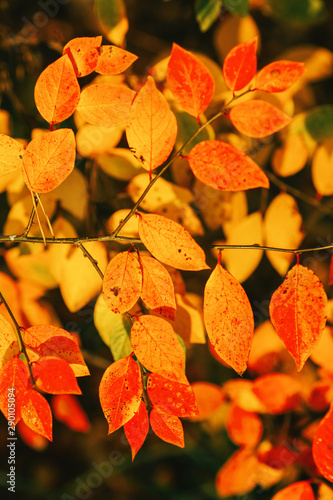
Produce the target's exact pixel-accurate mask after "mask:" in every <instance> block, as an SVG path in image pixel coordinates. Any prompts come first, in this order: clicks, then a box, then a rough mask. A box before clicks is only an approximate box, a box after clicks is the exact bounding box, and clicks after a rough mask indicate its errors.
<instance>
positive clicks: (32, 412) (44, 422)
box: [22, 389, 52, 441]
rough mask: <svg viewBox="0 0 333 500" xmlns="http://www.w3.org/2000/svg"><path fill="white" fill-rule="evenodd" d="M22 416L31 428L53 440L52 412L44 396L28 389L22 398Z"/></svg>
mask: <svg viewBox="0 0 333 500" xmlns="http://www.w3.org/2000/svg"><path fill="white" fill-rule="evenodd" d="M22 418H23V421H24V423H25V424H27V426H28V427H30V429H32V430H33V431H35V432H37V434H41V435H42V436H44V437H46V438H47V439H48V440H49V441H52V412H51V408H50V405H49V403H48V402H47V401H46V399H45V398H44V396H42V394H40V393H39V392H37V391H35V390H34V389H28V390H27V391H26V392H25V394H24V396H23V398H22Z"/></svg>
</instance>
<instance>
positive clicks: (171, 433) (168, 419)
mask: <svg viewBox="0 0 333 500" xmlns="http://www.w3.org/2000/svg"><path fill="white" fill-rule="evenodd" d="M150 425H151V428H152V429H153V431H154V432H155V434H156V436H158V437H159V438H161V439H163V441H166V442H167V443H171V444H173V445H175V446H179V447H180V448H184V446H185V443H184V431H183V426H182V423H181V421H180V420H179V418H178V417H175V416H173V415H168V414H166V413H161V412H158V411H157V410H155V408H153V409H152V411H151V412H150Z"/></svg>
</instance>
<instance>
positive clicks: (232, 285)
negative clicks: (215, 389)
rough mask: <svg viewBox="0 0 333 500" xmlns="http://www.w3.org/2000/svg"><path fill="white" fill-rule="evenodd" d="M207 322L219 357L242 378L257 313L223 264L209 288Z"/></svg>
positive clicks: (205, 312) (206, 301)
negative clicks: (254, 313) (254, 316)
mask: <svg viewBox="0 0 333 500" xmlns="http://www.w3.org/2000/svg"><path fill="white" fill-rule="evenodd" d="M204 320H205V325H206V329H207V333H208V337H209V340H210V341H211V343H212V345H213V347H214V349H215V351H216V352H217V354H218V355H219V356H220V357H221V358H222V359H223V360H224V361H225V362H226V363H228V365H230V366H231V367H232V368H233V369H234V370H235V371H236V372H237V373H239V374H242V373H243V372H244V371H245V370H246V366H247V361H248V358H249V354H250V348H251V342H252V336H253V331H254V319H253V313H252V309H251V305H250V302H249V299H248V298H247V295H246V293H245V291H244V289H243V287H242V286H241V285H240V284H239V283H238V282H237V281H236V280H235V278H234V277H233V276H232V275H231V274H230V273H228V271H226V270H225V269H224V268H223V267H222V266H221V265H220V264H219V263H218V264H217V265H216V267H215V269H214V270H213V272H212V274H211V275H210V277H209V279H208V281H207V283H206V286H205V295H204Z"/></svg>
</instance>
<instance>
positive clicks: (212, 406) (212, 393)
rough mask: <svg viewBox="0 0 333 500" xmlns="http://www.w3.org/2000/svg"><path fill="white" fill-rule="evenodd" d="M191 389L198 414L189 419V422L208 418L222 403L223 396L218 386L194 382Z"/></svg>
mask: <svg viewBox="0 0 333 500" xmlns="http://www.w3.org/2000/svg"><path fill="white" fill-rule="evenodd" d="M192 389H193V392H194V395H195V400H196V403H197V407H198V410H199V414H198V415H197V416H193V417H191V420H194V421H199V420H205V419H206V418H209V417H210V416H211V415H212V414H213V413H214V412H215V411H216V410H217V409H218V408H219V407H220V406H221V404H222V403H223V401H224V395H223V393H222V390H221V387H219V386H218V385H215V384H210V383H209V382H194V384H192Z"/></svg>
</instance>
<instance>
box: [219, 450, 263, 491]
mask: <svg viewBox="0 0 333 500" xmlns="http://www.w3.org/2000/svg"><path fill="white" fill-rule="evenodd" d="M258 469H259V462H258V459H257V457H256V455H255V454H254V452H253V451H252V450H249V449H248V448H245V449H241V450H239V451H236V453H234V454H233V455H232V456H231V458H229V460H228V461H227V462H226V463H225V464H224V465H223V466H222V467H221V469H220V470H219V471H218V473H217V476H216V490H217V493H218V495H219V496H221V497H223V498H225V497H229V496H233V495H235V496H236V495H244V494H245V493H248V492H249V491H251V490H253V488H254V487H255V485H256V483H257V477H258Z"/></svg>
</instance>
